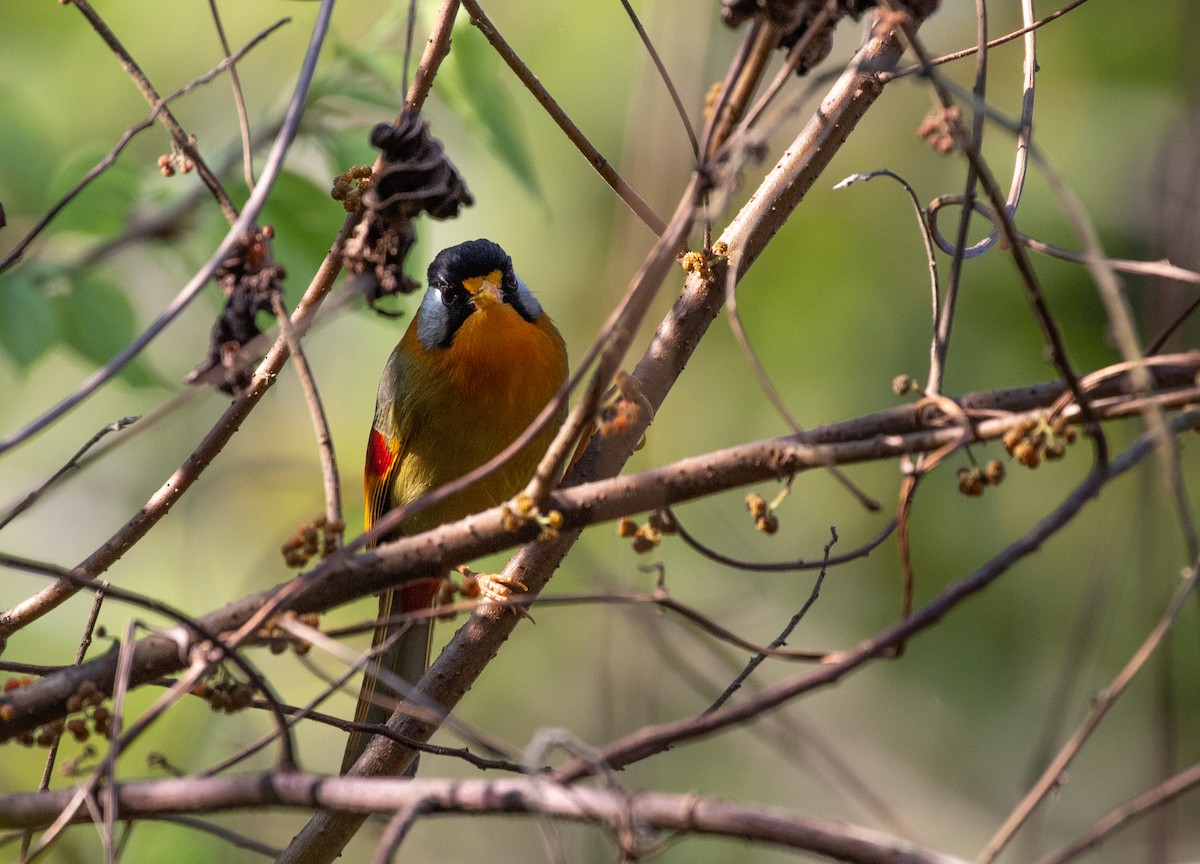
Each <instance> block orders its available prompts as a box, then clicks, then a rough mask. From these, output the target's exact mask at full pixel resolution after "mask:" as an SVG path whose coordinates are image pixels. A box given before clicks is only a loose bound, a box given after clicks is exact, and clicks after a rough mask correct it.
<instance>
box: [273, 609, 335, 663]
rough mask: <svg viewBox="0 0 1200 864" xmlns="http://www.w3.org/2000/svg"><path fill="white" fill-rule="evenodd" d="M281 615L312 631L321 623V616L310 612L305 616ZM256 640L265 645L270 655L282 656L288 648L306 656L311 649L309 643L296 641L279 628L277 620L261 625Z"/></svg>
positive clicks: (294, 614)
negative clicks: (310, 628)
mask: <svg viewBox="0 0 1200 864" xmlns="http://www.w3.org/2000/svg"><path fill="white" fill-rule="evenodd" d="M283 614H284V615H287V616H290V617H292V618H295V619H296V620H297V621H299V622H300V623H301V624H307V625H308V626H309V627H312V628H314V629H315V628H316V626H317V625H318V624H319V623H320V621H321V616H320V615H318V614H316V613H315V612H310V613H309V614H307V615H297V614H296V613H295V612H284V613H283ZM258 638H259V639H261V640H262V641H263V642H265V643H266V645H267V648H268V649H269V650H270V651H271V653H272V654H282V653H283V652H284V651H286V650H287V649H288V647H289V646H290V647H291V649H292V650H293V651H295V652H296V653H297V654H299V655H301V656H303V655H305V654H307V653H308V652H309V651H310V650H311V649H312V644H311V643H309V642H305V641H304V640H303V639H297V638H296V637H295V636H293V635H292V634H291V633H289V632H287V631H286V630H284V629H283V628H282V627H280V626H279V619H278V618H272V619H271V620H270V621H268V622H267V623H266V624H265V625H263V627H262V629H260V630H259V631H258Z"/></svg>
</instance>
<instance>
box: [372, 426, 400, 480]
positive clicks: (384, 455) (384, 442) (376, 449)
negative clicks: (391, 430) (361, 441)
mask: <svg viewBox="0 0 1200 864" xmlns="http://www.w3.org/2000/svg"><path fill="white" fill-rule="evenodd" d="M395 462H396V451H395V450H394V449H393V447H392V444H391V442H389V441H388V439H386V438H384V437H383V433H382V432H380V431H379V430H378V429H372V430H371V437H370V438H368V439H367V478H368V479H370V478H371V477H373V476H374V477H379V478H381V479H382V478H384V477H387V475H388V472H389V471H391V470H392V465H394V464H395Z"/></svg>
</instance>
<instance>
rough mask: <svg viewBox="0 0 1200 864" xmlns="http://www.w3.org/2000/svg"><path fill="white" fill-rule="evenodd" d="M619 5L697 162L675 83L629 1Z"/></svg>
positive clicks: (695, 142)
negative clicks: (635, 31)
mask: <svg viewBox="0 0 1200 864" xmlns="http://www.w3.org/2000/svg"><path fill="white" fill-rule="evenodd" d="M621 5H622V6H623V7H624V8H625V14H626V15H628V16H629V21H630V23H632V24H633V29H635V30H637V34H638V38H639V39H641V40H642V44H643V45H644V46H645V47H646V53H647V54H649V55H650V60H651V61H652V62H653V63H654V68H655V69H657V70H658V77H659V78H661V79H662V82H663V85H664V86H665V87H666V88H667V92H668V93H669V94H670V95H671V103H672V104H673V105H674V106H675V113H676V114H678V115H679V122H680V123H682V124H683V131H684V132H686V133H687V136H688V142H689V143H691V145H692V155H693V156H695V157H696V159H697V161H698V160H699V159H700V142H699V141H698V140H696V130H695V129H693V128H692V121H691V120H690V119H689V118H688V113H687V108H685V107H684V105H683V99H681V98H680V96H679V91H678V90H677V89H676V88H675V82H674V81H672V80H671V75H670V73H668V72H667V67H666V66H665V65H663V61H662V57H660V56H659V54H658V51H657V50H656V49H655V48H654V43H653V42H651V41H650V34H649V33H647V32H646V28H645V27H643V26H642V22H641V19H639V18H638V16H637V13H636V12H634V11H633V6H631V5H630V3H629V0H621Z"/></svg>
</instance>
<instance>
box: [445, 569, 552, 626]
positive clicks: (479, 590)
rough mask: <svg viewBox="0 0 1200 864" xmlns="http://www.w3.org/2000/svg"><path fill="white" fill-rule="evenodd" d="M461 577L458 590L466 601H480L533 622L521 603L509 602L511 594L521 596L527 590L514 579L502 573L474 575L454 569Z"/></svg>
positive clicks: (464, 570) (468, 570)
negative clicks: (500, 607)
mask: <svg viewBox="0 0 1200 864" xmlns="http://www.w3.org/2000/svg"><path fill="white" fill-rule="evenodd" d="M455 569H456V570H457V571H458V574H459V575H460V576H462V583H463V584H462V586H461V587H460V588H459V589H458V590H459V592H460V593H461V594H462V596H463V597H466V598H467V599H468V600H482V601H483V602H485V603H493V604H496V605H497V606H502V607H504V608H506V609H510V610H512V612H513V613H515V614H516V615H517V617H518V618H528V619H529V620H530V621H532V620H533V616H532V615H530V614H529V610H528V609H527V608H526V607H525V605H524V604H522V603H512V602H509V599H508V598H509V597H511V596H512V595H513V594H523V593H525V592H526V591H528V590H529V588H528V587H527V586H526V585H525V584H524V583H523V582H520V581H518V580H516V579H510V578H509V577H507V576H505V575H504V574H502V573H476V572H475V571H474V570H472V569H470V568H469V567H466V566H465V565H464V566H461V567H457V568H455Z"/></svg>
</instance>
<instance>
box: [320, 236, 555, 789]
mask: <svg viewBox="0 0 1200 864" xmlns="http://www.w3.org/2000/svg"><path fill="white" fill-rule="evenodd" d="M567 374H568V363H567V348H566V343H565V342H564V340H563V337H562V335H561V334H560V333H559V332H558V328H557V327H555V325H554V322H552V321H551V320H550V317H549V316H548V315H547V314H546V313H545V312H544V311H543V309H542V306H541V304H540V303H539V302H538V300H537V298H536V297H534V295H533V293H532V292H531V291H530V290H529V288H528V287H527V286H526V285H525V283H524V282H523V281H522V280H521V279H520V278H518V276H517V274H516V272H515V271H514V270H513V264H512V259H511V258H510V257H509V256H508V254H507V253H506V252H505V251H504V249H503V248H501V247H500V246H499V244H497V243H494V242H492V241H490V240H484V239H479V240H471V241H467V242H465V243H460V244H458V245H456V246H451V247H449V248H447V249H443V250H442V251H441V252H439V253H438V254H437V255H436V256H435V257H434V259H433V261H432V262H431V263H430V265H429V270H428V276H427V287H426V291H425V295H424V297H423V298H422V300H421V304H420V307H419V308H418V310H417V313H416V315H415V316H414V317H413V319H412V321H411V322H410V324H409V326H408V328H407V330H406V331H405V333H404V335H403V337H401V339H400V341H399V342H398V343H397V345H396V347H395V349H394V350H393V351H392V354H391V356H390V357H389V358H388V361H387V364H386V365H385V366H384V369H383V374H382V376H381V377H380V380H379V390H378V394H377V396H376V402H375V417H374V420H373V422H372V425H371V432H370V434H369V436H368V439H367V454H366V468H365V471H364V498H365V525H366V529H367V530H370V528H371V527H372V525H374V523H375V522H376V521H378V520H379V519H380V518H381V517H382V516H383V515H384V514H386V513H387V512H388V511H389V510H392V509H394V508H396V507H400V506H403V505H405V504H409V503H411V502H413V501H415V500H416V499H417V498H419V497H421V496H422V495H424V494H425V493H426V492H429V491H431V490H433V489H436V488H438V487H440V486H443V485H444V484H446V483H449V482H451V481H453V480H456V479H458V478H459V477H462V476H463V475H464V474H466V473H467V472H468V471H471V470H473V469H475V468H477V467H479V466H480V465H482V464H484V463H485V462H487V461H489V460H490V459H492V458H493V457H494V456H496V455H497V454H499V453H500V452H501V451H503V450H504V449H505V448H506V447H508V446H509V444H511V443H512V442H513V441H515V440H516V439H517V437H518V436H520V434H521V433H522V432H524V431H525V429H526V428H527V427H528V426H529V425H530V423H531V422H532V421H533V420H534V419H535V418H536V417H537V416H538V414H540V413H541V411H542V410H543V409H544V408H545V407H546V405H547V404H548V403H549V402H550V401H551V399H553V398H554V397H555V395H556V394H557V393H558V391H559V389H560V388H561V387H562V385H563V383H564V382H565V381H566V378H567ZM565 419H566V400H563V405H562V406H561V408H560V409H559V411H558V413H557V414H556V416H555V418H554V421H553V422H550V423H547V424H546V425H545V426H544V427H543V428H542V430H541V431H540V432H539V433H538V434H537V435H536V436H535V437H534V438H533V440H532V441H530V443H529V444H527V445H526V446H525V447H523V448H522V449H521V450H520V451H519V452H518V453H517V454H516V455H515V456H513V458H511V459H509V460H508V461H507V462H506V463H505V464H504V465H502V466H501V467H500V468H498V469H497V470H495V471H494V472H492V473H491V474H489V475H488V476H486V477H484V478H482V479H480V480H478V481H476V482H475V483H473V484H471V485H470V486H468V487H467V488H465V489H463V490H461V491H460V492H457V493H455V494H454V495H451V496H450V497H448V498H446V499H445V500H443V501H441V502H439V503H437V504H434V505H432V506H430V507H427V508H426V509H424V510H421V511H420V512H418V513H416V514H414V515H413V516H411V517H409V518H407V519H405V520H404V521H403V522H401V523H400V526H399V529H398V530H397V531H396V532H395V533H393V534H391V535H388V536H387V537H384V538H381V539H382V540H390V539H394V538H395V537H397V536H401V535H408V536H411V535H413V534H419V533H420V532H422V531H427V530H430V529H432V528H436V527H437V526H439V525H443V524H446V523H448V522H453V521H455V520H458V519H461V518H463V517H465V516H467V515H469V514H471V513H477V512H479V511H481V510H486V509H488V508H489V507H494V506H496V505H498V504H500V503H502V502H504V501H505V500H507V499H509V498H511V497H512V496H513V495H515V494H516V493H517V492H518V491H520V489H521V488H522V487H523V486H524V485H525V484H526V483H527V482H528V481H529V479H530V478H531V477H532V476H533V473H534V471H535V469H536V468H537V464H538V461H539V460H540V458H541V457H542V455H543V454H544V453H545V452H546V450H547V448H548V447H549V445H550V442H551V441H552V440H553V438H554V435H555V433H556V432H557V431H558V427H560V426H561V425H562V424H563V422H564V420H565ZM440 584H441V580H437V579H427V580H419V581H416V582H411V583H408V584H406V585H404V586H402V587H400V588H395V589H391V590H389V591H386V592H384V593H382V594H381V595H380V598H379V618H378V621H379V622H380V623H378V624H377V625H376V628H375V632H374V636H373V640H372V646H373V647H375V648H378V646H380V645H381V644H382V643H383V642H385V641H386V640H388V639H389V638H391V637H392V636H393V635H394V634H395V633H396V631H397V630H400V631H401V632H400V635H399V636H398V637H396V638H395V641H394V642H393V643H392V645H391V646H390V647H389V648H387V649H385V650H384V651H383V652H382V653H381V654H379V656H378V657H377V658H376V661H377V662H378V664H379V665H380V666H381V667H383V668H386V669H389V670H391V671H392V672H394V673H395V674H396V675H398V676H399V677H400V678H401V679H403V680H404V681H406V682H408V683H410V684H415V683H416V682H417V680H419V679H420V677H421V675H422V674H423V673H424V671H425V669H426V667H427V666H428V665H429V654H430V644H431V642H430V639H431V636H432V620H431V619H429V618H424V619H421V620H417V621H411V622H406V623H393V624H389V623H387V619H388V618H389V617H392V616H395V615H398V614H400V613H405V612H413V611H416V610H420V609H427V608H429V607H431V606H432V605H433V604H434V602H435V597H436V594H437V592H438V589H439V587H440ZM380 690H382V691H383V694H384V695H383V698H381V697H380V694H379V692H378V691H380ZM390 693H391V690H390V689H384V688H382V687H380V683H379V681H378V679H377V677H376V676H374V675H372V674H371V673H370V670H368V672H367V673H366V674H365V675H364V678H363V683H362V690H361V692H360V695H359V701H358V704H357V707H356V710H355V718H354V719H355V721H357V722H359V723H370V724H378V723H383V722H386V720H387V718H388V717H389V716H391V713H392V710H391V708H389V707H388V703H389V702H391V703H393V704H394V702H395V699H394V698H390ZM369 739H370V735H369V734H364V733H362V732H358V731H355V732H351V734H350V738H349V740H348V741H347V743H346V750H345V753H344V756H343V759H342V773H343V774H344V773H346V772H347V771H348V770H349V769H350V767H351V766H352V765H353V764H354V762H355V761H356V760H357V759H358V757H359V755H361V753H362V751H363V750H364V749H366V746H367V742H368V741H369Z"/></svg>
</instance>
